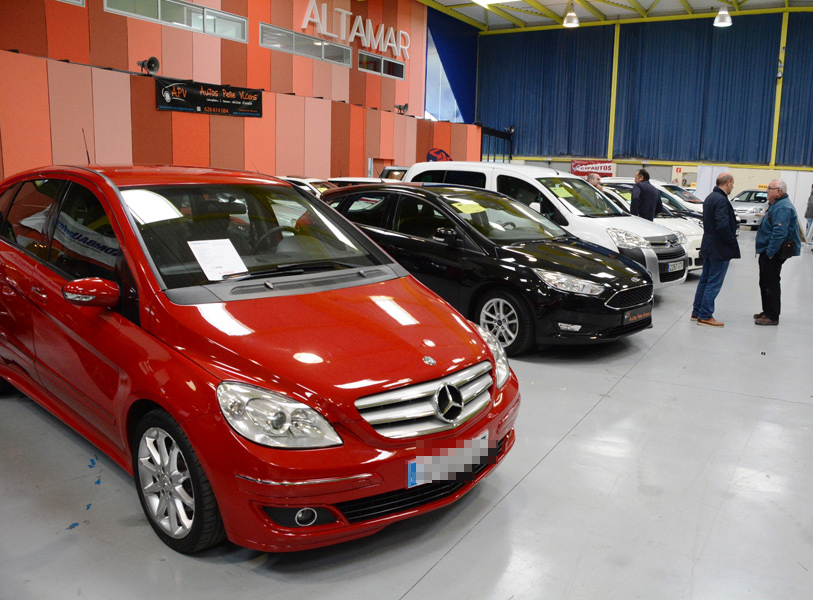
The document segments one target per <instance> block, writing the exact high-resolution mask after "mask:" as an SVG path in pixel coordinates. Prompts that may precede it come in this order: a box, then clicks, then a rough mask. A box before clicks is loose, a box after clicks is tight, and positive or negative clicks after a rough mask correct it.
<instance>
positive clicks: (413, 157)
mask: <svg viewBox="0 0 813 600" xmlns="http://www.w3.org/2000/svg"><path fill="white" fill-rule="evenodd" d="M422 122H423V119H420V120H419V119H416V118H414V117H406V127H405V129H406V135H405V136H404V137H405V140H406V141H405V146H404V162H403V163H401V164H402V165H406V166H411V165H412V163H414V162H418V161H424V160H426V152H424V153H423V156H418V123H422Z"/></svg>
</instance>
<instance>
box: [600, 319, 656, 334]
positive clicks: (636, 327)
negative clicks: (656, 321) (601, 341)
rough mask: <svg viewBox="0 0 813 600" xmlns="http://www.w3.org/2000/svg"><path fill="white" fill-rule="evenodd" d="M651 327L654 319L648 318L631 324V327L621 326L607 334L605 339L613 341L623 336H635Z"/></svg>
mask: <svg viewBox="0 0 813 600" xmlns="http://www.w3.org/2000/svg"><path fill="white" fill-rule="evenodd" d="M651 326H652V317H647V318H646V319H641V320H640V321H636V322H635V323H630V324H629V325H619V326H618V327H614V328H613V329H611V330H610V331H608V332H607V333H605V334H604V336H603V337H606V338H608V339H613V338H616V337H619V336H622V335H630V334H633V333H635V332H636V331H642V330H644V329H647V328H649V327H651Z"/></svg>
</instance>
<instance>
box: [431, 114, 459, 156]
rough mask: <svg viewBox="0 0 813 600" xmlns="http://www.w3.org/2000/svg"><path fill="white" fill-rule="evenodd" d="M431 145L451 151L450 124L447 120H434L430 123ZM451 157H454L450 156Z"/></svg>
mask: <svg viewBox="0 0 813 600" xmlns="http://www.w3.org/2000/svg"><path fill="white" fill-rule="evenodd" d="M432 147H433V148H442V149H443V150H446V152H448V153H449V154H451V153H452V124H451V123H449V121H435V122H433V123H432ZM452 158H455V157H454V156H452Z"/></svg>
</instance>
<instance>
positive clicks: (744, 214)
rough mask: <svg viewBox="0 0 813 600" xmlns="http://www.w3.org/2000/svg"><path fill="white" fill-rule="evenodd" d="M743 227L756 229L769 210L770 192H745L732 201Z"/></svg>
mask: <svg viewBox="0 0 813 600" xmlns="http://www.w3.org/2000/svg"><path fill="white" fill-rule="evenodd" d="M731 206H733V207H734V212H735V213H737V218H739V220H740V224H741V225H748V226H749V227H751V228H753V229H756V228H758V227H759V224H760V223H762V217H764V216H765V211H766V210H768V190H743V191H742V192H740V193H739V194H737V195H736V196H734V197H733V198H732V199H731Z"/></svg>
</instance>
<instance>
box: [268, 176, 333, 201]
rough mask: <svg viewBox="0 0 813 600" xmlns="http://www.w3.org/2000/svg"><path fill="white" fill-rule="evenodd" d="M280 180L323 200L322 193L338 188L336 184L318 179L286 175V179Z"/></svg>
mask: <svg viewBox="0 0 813 600" xmlns="http://www.w3.org/2000/svg"><path fill="white" fill-rule="evenodd" d="M280 179H284V180H285V181H288V182H289V183H292V184H294V186H296V187H297V188H299V189H300V190H303V191H305V192H308V193H309V194H313V195H314V196H316V197H317V198H321V197H322V192H324V191H325V190H332V189H333V188H335V187H336V185H335V184H333V183H330V182H329V181H327V180H325V179H319V178H317V177H294V176H291V175H286V176H285V177H280Z"/></svg>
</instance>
